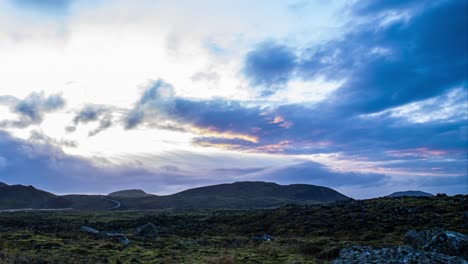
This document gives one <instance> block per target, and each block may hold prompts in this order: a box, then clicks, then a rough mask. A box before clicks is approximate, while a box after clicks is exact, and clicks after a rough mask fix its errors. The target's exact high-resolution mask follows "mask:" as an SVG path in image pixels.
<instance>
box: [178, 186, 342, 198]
mask: <svg viewBox="0 0 468 264" xmlns="http://www.w3.org/2000/svg"><path fill="white" fill-rule="evenodd" d="M173 196H176V197H184V198H193V197H200V196H202V197H230V198H244V199H250V198H261V197H264V198H269V197H270V198H275V199H285V200H291V201H296V202H302V201H303V202H320V203H326V202H334V201H341V200H346V199H349V198H348V197H346V196H344V195H343V194H341V193H339V192H337V191H335V190H333V189H330V188H327V187H322V186H315V185H308V184H291V185H279V184H276V183H272V182H235V183H231V184H229V183H228V184H219V185H212V186H205V187H200V188H194V189H189V190H186V191H183V192H180V193H176V194H174V195H173Z"/></svg>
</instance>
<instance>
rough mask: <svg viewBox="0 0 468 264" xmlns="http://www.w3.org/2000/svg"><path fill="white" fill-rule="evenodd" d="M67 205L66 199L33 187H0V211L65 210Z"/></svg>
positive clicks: (68, 203)
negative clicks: (24, 209) (26, 209)
mask: <svg viewBox="0 0 468 264" xmlns="http://www.w3.org/2000/svg"><path fill="white" fill-rule="evenodd" d="M69 205H70V202H69V201H68V200H67V199H65V198H63V197H60V196H56V195H54V194H52V193H48V192H45V191H41V190H38V189H36V188H34V187H33V186H23V185H7V186H0V209H22V208H33V209H46V208H48V209H52V208H66V207H68V206H69Z"/></svg>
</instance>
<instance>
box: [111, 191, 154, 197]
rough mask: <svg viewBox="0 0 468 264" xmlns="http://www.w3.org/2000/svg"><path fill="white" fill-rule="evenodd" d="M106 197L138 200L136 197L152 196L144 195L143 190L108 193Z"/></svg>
mask: <svg viewBox="0 0 468 264" xmlns="http://www.w3.org/2000/svg"><path fill="white" fill-rule="evenodd" d="M107 196H111V197H127V198H138V197H147V196H153V195H152V194H148V193H145V192H144V191H143V190H122V191H117V192H112V193H109V194H108V195H107Z"/></svg>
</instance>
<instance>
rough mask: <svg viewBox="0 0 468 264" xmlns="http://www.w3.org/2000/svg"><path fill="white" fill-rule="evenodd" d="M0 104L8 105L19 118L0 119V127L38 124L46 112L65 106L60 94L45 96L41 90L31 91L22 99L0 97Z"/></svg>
mask: <svg viewBox="0 0 468 264" xmlns="http://www.w3.org/2000/svg"><path fill="white" fill-rule="evenodd" d="M0 104H4V105H8V106H9V107H10V110H11V111H12V112H13V113H16V114H18V115H19V117H20V119H19V120H3V121H0V127H10V126H11V127H21V128H22V127H27V126H30V125H33V124H40V123H41V122H42V121H43V119H44V115H45V114H46V113H50V112H54V111H57V110H59V109H62V108H63V107H64V106H65V99H63V97H62V95H60V94H52V95H49V96H46V95H45V94H44V93H43V92H40V93H36V92H34V93H31V94H30V95H28V96H27V97H26V98H24V99H23V100H20V99H17V98H15V97H12V96H2V97H0Z"/></svg>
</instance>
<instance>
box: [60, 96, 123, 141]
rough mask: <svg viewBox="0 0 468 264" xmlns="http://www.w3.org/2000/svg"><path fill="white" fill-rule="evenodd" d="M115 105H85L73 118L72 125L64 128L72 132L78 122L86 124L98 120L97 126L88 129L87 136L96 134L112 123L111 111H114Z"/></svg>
mask: <svg viewBox="0 0 468 264" xmlns="http://www.w3.org/2000/svg"><path fill="white" fill-rule="evenodd" d="M116 110H117V108H116V107H111V106H104V105H91V104H90V105H86V106H84V107H83V109H81V110H80V111H79V112H78V113H77V114H76V116H75V117H74V118H73V126H68V127H66V128H65V129H66V130H67V131H68V132H74V131H75V130H76V127H77V126H78V125H79V124H88V123H90V122H98V126H97V127H96V128H94V129H93V130H91V131H89V133H88V136H90V137H91V136H95V135H96V134H98V133H100V132H102V131H104V130H106V129H108V128H110V127H111V126H112V125H113V124H114V123H113V118H112V112H113V111H116Z"/></svg>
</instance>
